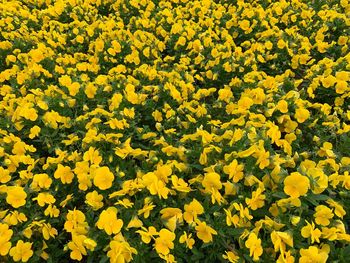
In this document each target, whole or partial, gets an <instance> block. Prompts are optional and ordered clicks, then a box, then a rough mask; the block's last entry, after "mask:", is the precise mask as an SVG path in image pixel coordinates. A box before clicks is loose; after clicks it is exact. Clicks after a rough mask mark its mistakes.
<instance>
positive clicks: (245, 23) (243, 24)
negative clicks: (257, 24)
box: [238, 19, 250, 32]
mask: <svg viewBox="0 0 350 263" xmlns="http://www.w3.org/2000/svg"><path fill="white" fill-rule="evenodd" d="M238 24H239V27H240V28H241V29H242V30H243V31H246V32H247V31H249V29H250V21H249V20H246V19H244V20H242V21H240V22H239V23H238Z"/></svg>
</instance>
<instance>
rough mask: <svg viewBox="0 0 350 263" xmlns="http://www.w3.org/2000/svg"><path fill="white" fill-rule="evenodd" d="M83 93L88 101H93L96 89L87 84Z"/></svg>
mask: <svg viewBox="0 0 350 263" xmlns="http://www.w3.org/2000/svg"><path fill="white" fill-rule="evenodd" d="M84 92H85V94H86V96H87V97H88V98H89V99H93V98H94V97H95V95H96V92H97V87H96V86H95V85H94V84H92V83H88V84H87V85H86V87H85V91H84Z"/></svg>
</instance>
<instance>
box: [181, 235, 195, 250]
mask: <svg viewBox="0 0 350 263" xmlns="http://www.w3.org/2000/svg"><path fill="white" fill-rule="evenodd" d="M179 242H180V243H181V244H183V243H186V247H187V248H189V249H192V247H193V245H194V239H193V238H192V234H189V235H187V233H186V232H184V233H183V234H182V236H180V239H179Z"/></svg>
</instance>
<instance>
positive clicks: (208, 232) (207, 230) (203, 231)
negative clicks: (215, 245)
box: [195, 221, 217, 243]
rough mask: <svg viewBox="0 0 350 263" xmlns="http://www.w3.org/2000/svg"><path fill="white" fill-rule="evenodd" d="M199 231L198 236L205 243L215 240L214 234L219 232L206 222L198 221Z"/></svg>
mask: <svg viewBox="0 0 350 263" xmlns="http://www.w3.org/2000/svg"><path fill="white" fill-rule="evenodd" d="M195 229H196V231H197V237H198V238H199V239H200V240H202V241H203V242H204V243H209V242H212V241H213V236H212V235H217V232H216V231H215V230H214V229H213V228H211V227H210V226H208V225H207V223H206V222H201V221H197V226H196V227H195Z"/></svg>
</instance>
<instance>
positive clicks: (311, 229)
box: [301, 221, 321, 244]
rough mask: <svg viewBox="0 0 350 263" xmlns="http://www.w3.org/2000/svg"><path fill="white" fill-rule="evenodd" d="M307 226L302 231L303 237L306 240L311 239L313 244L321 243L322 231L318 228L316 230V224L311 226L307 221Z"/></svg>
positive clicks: (312, 223)
mask: <svg viewBox="0 0 350 263" xmlns="http://www.w3.org/2000/svg"><path fill="white" fill-rule="evenodd" d="M306 224H307V225H306V226H304V227H303V228H302V229H301V235H302V237H304V238H309V237H310V238H311V244H313V243H315V241H316V242H317V243H319V242H320V237H321V231H320V230H319V229H318V228H316V229H315V224H314V222H311V224H310V223H309V222H307V221H306Z"/></svg>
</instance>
